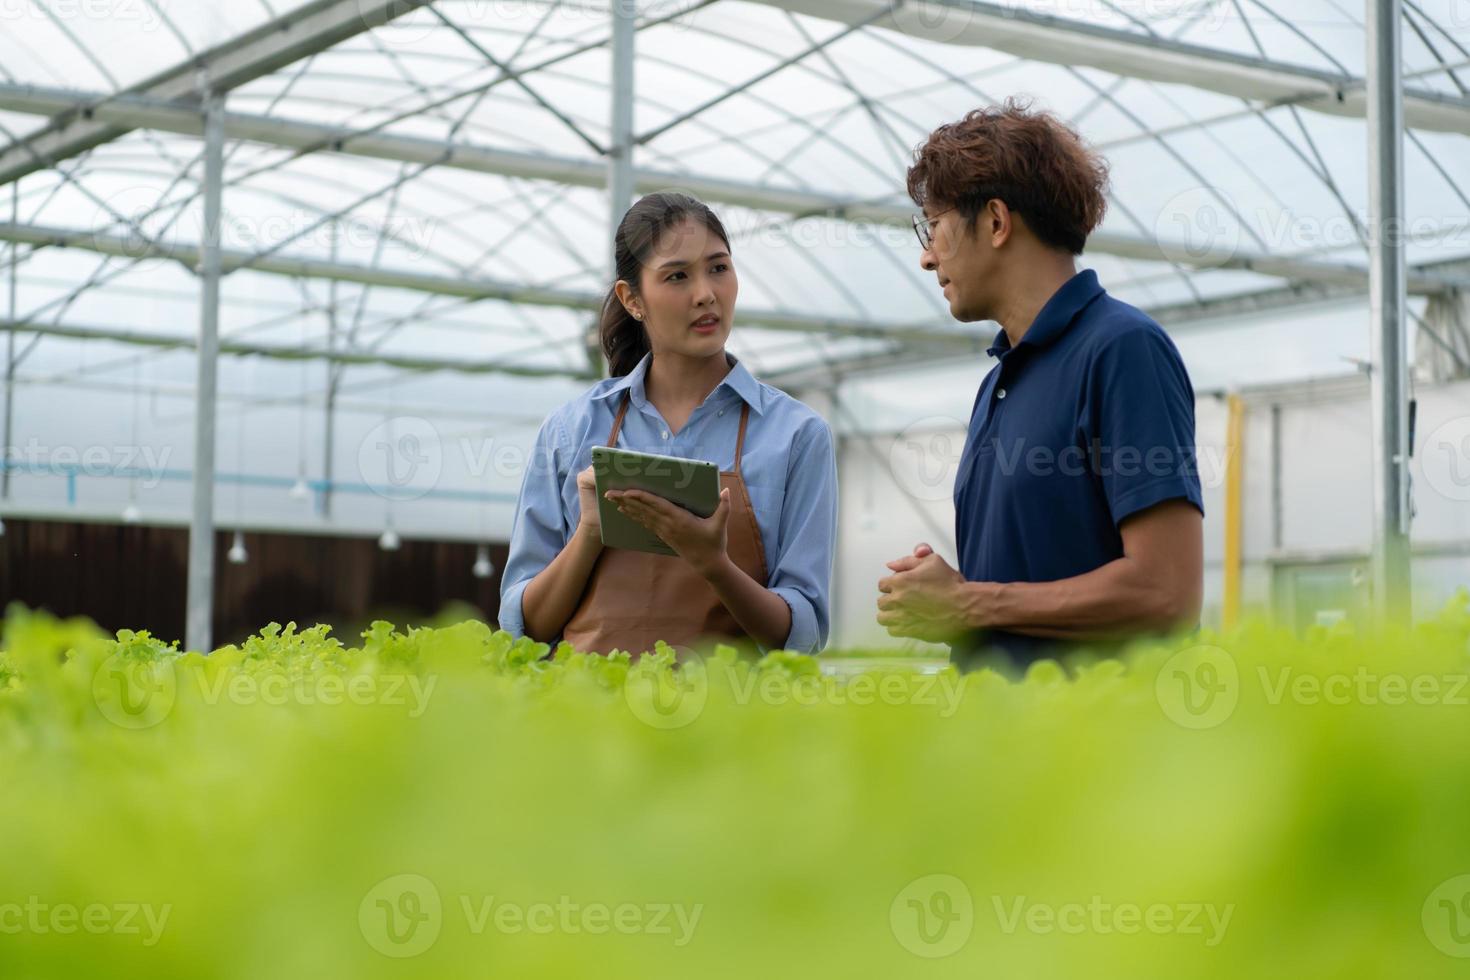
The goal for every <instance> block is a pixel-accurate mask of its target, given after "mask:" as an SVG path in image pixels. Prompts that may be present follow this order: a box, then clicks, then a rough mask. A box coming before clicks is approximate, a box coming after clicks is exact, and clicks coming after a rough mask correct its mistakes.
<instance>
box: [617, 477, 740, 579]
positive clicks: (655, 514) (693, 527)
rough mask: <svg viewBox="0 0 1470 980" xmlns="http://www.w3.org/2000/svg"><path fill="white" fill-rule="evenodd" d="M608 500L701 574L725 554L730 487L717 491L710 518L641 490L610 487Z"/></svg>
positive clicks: (728, 521)
mask: <svg viewBox="0 0 1470 980" xmlns="http://www.w3.org/2000/svg"><path fill="white" fill-rule="evenodd" d="M607 499H608V500H611V501H612V502H613V503H615V504H617V506H618V510H619V511H621V512H622V513H624V514H626V515H628V516H629V517H631V518H632V519H633V520H635V521H637V522H638V523H639V524H642V525H643V526H644V527H646V528H648V529H649V530H650V531H652V532H653V533H654V534H657V535H658V536H659V537H660V538H662V539H663V541H664V543H665V544H667V545H668V546H669V547H670V548H673V549H674V551H676V552H677V553H678V555H679V557H680V558H683V559H684V560H685V561H687V562H688V563H689V564H691V565H693V566H694V568H695V570H696V571H698V572H699V573H700V574H701V575H706V576H707V575H709V573H710V572H711V571H712V570H713V569H714V568H715V567H716V566H717V565H718V564H719V563H720V561H721V560H722V559H723V558H724V557H725V544H726V541H727V540H728V537H727V534H726V528H727V526H728V525H729V523H730V491H729V490H721V491H720V503H719V505H718V506H716V507H715V512H714V513H713V514H711V515H710V516H709V517H697V516H695V515H694V514H691V513H690V512H689V511H687V510H685V509H684V508H683V507H680V506H679V505H678V504H676V503H673V502H672V501H668V500H665V499H664V498H662V497H660V496H658V495H657V494H652V493H646V492H645V491H642V490H609V491H608V492H607Z"/></svg>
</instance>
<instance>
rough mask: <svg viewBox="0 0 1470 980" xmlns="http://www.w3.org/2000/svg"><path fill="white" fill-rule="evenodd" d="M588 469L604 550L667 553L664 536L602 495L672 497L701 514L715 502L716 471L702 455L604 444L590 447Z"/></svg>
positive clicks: (706, 514) (717, 497)
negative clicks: (593, 480)
mask: <svg viewBox="0 0 1470 980" xmlns="http://www.w3.org/2000/svg"><path fill="white" fill-rule="evenodd" d="M592 473H593V475H594V477H595V478H596V480H597V516H598V520H599V522H600V523H601V524H602V543H603V545H604V546H605V547H608V548H626V549H628V550H629V551H647V552H651V553H653V554H656V555H672V554H674V553H675V552H674V549H673V548H670V547H669V546H668V545H667V544H664V542H663V539H662V538H660V537H659V536H658V535H657V534H654V533H653V532H652V531H650V530H649V529H648V528H646V527H644V526H643V525H642V524H639V523H638V522H637V521H635V520H633V519H632V518H631V517H627V516H625V515H624V514H623V513H622V512H621V511H619V510H618V505H617V504H615V503H613V502H612V501H611V500H608V499H607V497H605V496H604V494H606V493H607V492H608V491H609V490H645V491H647V492H648V493H651V494H655V495H657V496H660V497H663V498H664V499H665V500H671V501H673V502H674V503H676V504H678V505H679V506H680V507H683V508H684V509H685V510H688V511H691V512H692V513H694V514H696V515H698V516H700V517H709V516H710V515H711V514H713V513H714V512H715V508H716V507H717V506H719V503H720V469H719V467H718V466H716V465H715V464H714V463H707V462H705V461H704V460H702V459H681V458H680V457H678V456H655V455H653V454H652V453H635V452H630V451H629V450H626V449H613V448H611V447H608V446H594V447H592Z"/></svg>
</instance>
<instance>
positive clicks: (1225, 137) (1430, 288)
mask: <svg viewBox="0 0 1470 980" xmlns="http://www.w3.org/2000/svg"><path fill="white" fill-rule="evenodd" d="M1361 6H1362V5H1361V4H1356V5H1354V4H1350V3H1346V2H1334V0H1295V2H1293V3H1291V4H1285V3H1277V4H1267V3H1263V2H1259V0H1223V2H1219V0H1111V2H1110V0H1058V2H1052V3H1039V2H1036V3H992V2H975V0H922V2H918V3H906V4H901V5H897V6H894V5H890V4H888V3H882V2H878V0H782V2H745V0H707V2H694V0H681V2H678V3H675V2H663V0H647V2H642V3H639V4H637V7H636V17H637V21H636V35H637V36H636V41H635V44H636V52H637V57H636V74H635V77H634V79H633V87H632V105H633V128H632V132H633V134H634V136H633V139H632V141H631V142H632V154H631V160H632V173H631V178H632V183H633V187H634V189H635V190H636V191H637V192H644V191H648V190H653V189H658V188H668V187H678V188H682V189H685V190H688V191H690V192H692V193H694V194H696V195H698V196H700V197H702V198H704V199H705V200H707V201H708V202H710V203H711V204H712V205H714V206H715V207H716V208H717V209H718V210H719V211H720V212H721V214H722V216H723V217H724V218H725V219H726V223H727V225H728V226H729V228H730V231H731V234H732V237H733V238H734V241H733V243H732V244H733V246H734V250H735V254H736V257H737V262H738V266H739V270H740V274H741V283H742V294H741V299H740V312H739V316H738V321H739V323H740V324H741V326H742V329H741V330H740V331H738V332H737V334H736V339H735V342H734V345H735V348H736V349H737V351H738V352H739V353H740V354H741V355H742V356H743V357H746V358H748V359H749V360H750V361H751V363H752V364H753V365H754V366H755V367H756V368H757V370H758V371H760V372H762V373H763V374H764V376H766V377H767V379H768V380H775V381H778V382H779V381H781V380H782V379H786V380H788V381H796V380H801V381H802V382H804V383H809V382H812V381H814V380H819V379H823V378H832V377H837V376H839V375H840V374H842V373H844V372H851V371H857V370H865V369H871V368H875V367H890V366H893V365H895V364H905V363H908V364H912V363H925V362H931V361H942V360H944V359H949V358H953V357H954V356H955V354H956V353H957V352H966V351H980V350H983V349H984V348H985V347H986V346H988V342H989V339H990V333H991V331H990V330H986V329H984V327H983V325H962V324H957V323H954V322H953V321H952V320H951V319H950V318H949V316H948V314H947V310H946V308H945V306H944V304H943V303H942V299H941V297H940V295H939V293H938V291H937V290H936V289H935V288H934V287H933V282H932V280H931V279H930V278H929V277H928V276H927V274H925V273H923V272H921V270H919V268H918V266H917V256H918V246H917V243H916V242H915V241H914V237H913V234H912V231H911V230H910V228H909V215H910V214H911V213H912V211H913V207H912V204H911V203H910V202H909V201H908V200H907V199H906V197H905V196H904V193H903V184H904V180H903V177H904V171H905V169H906V166H907V162H908V160H909V159H910V156H911V153H912V150H913V147H914V146H915V145H916V144H917V143H919V142H920V141H921V140H922V139H923V138H924V136H925V135H926V134H927V133H928V132H929V131H930V130H931V129H932V128H933V127H934V126H935V125H937V124H939V123H941V122H944V121H947V120H951V119H953V118H956V117H958V116H959V115H961V114H963V113H964V112H965V111H967V110H969V109H971V108H974V107H976V106H978V105H981V104H985V103H990V102H996V101H999V100H1001V99H1004V98H1005V97H1007V96H1011V95H1017V94H1020V95H1027V96H1031V97H1034V98H1035V99H1036V100H1037V102H1038V103H1040V104H1042V105H1044V106H1046V107H1048V108H1051V109H1053V110H1055V111H1057V112H1058V113H1060V114H1061V115H1062V116H1064V117H1065V118H1066V119H1068V120H1069V121H1070V122H1071V123H1072V124H1074V125H1075V126H1077V127H1078V128H1079V129H1080V130H1081V131H1082V132H1083V134H1084V135H1085V136H1087V137H1088V138H1089V139H1090V140H1091V141H1092V142H1093V143H1094V144H1096V145H1097V146H1098V147H1100V148H1101V149H1102V150H1103V151H1104V152H1105V153H1106V154H1107V156H1108V157H1109V159H1110V160H1111V162H1112V165H1113V188H1112V195H1111V201H1110V212H1109V216H1108V219H1107V222H1106V223H1105V225H1104V228H1103V229H1102V231H1101V232H1099V233H1098V234H1097V235H1096V236H1095V237H1094V238H1093V240H1092V241H1091V243H1090V245H1089V250H1088V254H1087V256H1086V261H1087V263H1088V264H1090V265H1092V266H1093V267H1096V268H1098V269H1099V271H1100V272H1101V273H1102V274H1103V276H1104V278H1105V281H1106V282H1107V283H1108V284H1109V288H1110V289H1111V290H1112V291H1113V292H1114V293H1116V294H1117V295H1119V296H1121V297H1122V298H1124V299H1127V300H1130V301H1132V302H1134V303H1137V304H1138V305H1140V306H1143V307H1145V308H1147V309H1148V310H1150V311H1151V312H1152V313H1154V314H1155V316H1157V317H1158V318H1159V319H1160V320H1161V322H1164V323H1165V324H1166V325H1169V326H1170V327H1171V328H1177V327H1179V326H1181V325H1183V324H1187V323H1191V322H1213V321H1216V320H1219V319H1222V318H1229V317H1232V316H1237V315H1240V314H1244V313H1253V312H1259V311H1262V310H1272V309H1278V308H1285V307H1289V306H1293V305H1301V304H1311V303H1322V302H1324V301H1327V300H1330V299H1340V298H1344V297H1353V296H1357V295H1364V296H1366V293H1367V288H1368V276H1367V258H1366V256H1367V250H1366V239H1365V235H1366V231H1365V229H1366V227H1367V220H1366V214H1367V184H1368V181H1367V167H1368V149H1367V136H1366V126H1365V122H1364V114H1365V97H1364V85H1363V80H1362V76H1363V74H1364V58H1365V46H1366V41H1365V35H1364V28H1363V25H1362V10H1361ZM628 9H632V8H628ZM0 19H3V28H4V29H3V31H0V184H8V186H7V187H5V188H4V191H3V192H0V240H3V241H6V242H9V243H11V246H10V248H9V249H8V254H7V255H6V256H5V258H4V267H5V269H6V271H7V274H8V276H9V277H10V280H11V288H10V289H9V291H8V292H9V296H10V306H11V309H10V311H9V314H8V316H6V317H5V320H4V322H6V323H7V324H8V325H9V326H11V327H15V328H19V329H20V330H21V331H22V333H23V334H24V335H26V336H27V337H28V340H27V342H26V344H25V345H24V346H23V347H22V348H21V350H20V352H19V353H20V354H21V355H22V356H25V355H29V354H30V353H31V352H33V351H34V350H35V349H36V348H37V346H44V347H47V348H49V349H50V350H49V354H50V356H49V357H48V358H47V360H48V363H49V364H51V365H53V366H54V365H56V364H57V363H58V361H60V362H64V361H65V360H66V358H67V357H68V356H69V354H68V352H71V351H79V350H80V349H81V346H80V345H83V344H85V343H86V342H88V341H91V340H107V341H111V342H115V343H130V344H139V345H143V349H154V350H159V349H161V350H167V349H171V348H180V347H188V346H190V345H191V344H192V343H193V342H194V337H195V335H196V332H197V325H198V317H199V314H198V297H197V289H196V288H195V287H194V286H193V285H191V284H192V283H193V282H194V271H193V270H195V268H196V267H197V266H198V265H199V264H200V259H201V247H200V246H201V240H202V228H203V211H202V207H201V196H202V195H201V187H202V176H203V167H204V150H203V143H202V141H201V133H202V131H203V125H204V124H203V113H202V109H201V107H202V105H203V99H204V97H205V95H206V93H213V94H216V95H220V96H222V97H223V98H224V117H223V126H224V132H225V136H226V138H227V139H228V140H229V144H228V149H227V153H226V159H225V188H226V189H225V193H224V204H223V207H224V222H223V225H224V227H223V236H224V251H223V254H222V256H221V261H222V265H223V269H224V271H225V273H226V277H225V284H224V287H223V296H222V313H221V343H222V352H223V353H226V354H256V355H267V356H282V357H297V358H300V357H308V358H326V359H331V360H335V361H338V362H341V363H345V364H368V363H381V364H384V365H387V366H389V367H395V368H402V369H405V370H414V371H434V370H462V371H480V372H504V373H508V374H519V375H529V376H537V377H539V376H546V375H565V376H568V377H583V376H587V375H588V374H589V373H591V372H592V370H593V368H592V367H590V366H589V362H588V358H587V354H586V346H585V345H586V339H587V333H588V329H589V326H590V324H591V320H592V316H593V312H592V311H593V310H595V309H596V307H597V305H598V304H599V303H600V301H601V298H602V295H603V294H604V292H605V290H606V288H607V286H608V284H609V283H608V277H607V272H606V269H607V264H608V253H609V251H610V238H611V233H610V214H609V210H610V209H609V204H608V202H609V193H608V184H609V173H610V167H609V159H610V157H612V156H614V155H615V152H614V151H615V148H616V144H617V143H618V139H617V136H616V133H615V131H614V128H613V120H614V113H613V111H612V110H613V103H614V97H613V93H614V92H615V90H616V88H615V86H614V85H613V84H612V81H611V79H612V58H611V55H610V52H609V38H610V35H611V33H612V21H613V13H612V11H611V10H610V8H609V6H608V4H607V3H601V4H598V3H580V2H579V3H566V2H552V0H437V2H428V0H310V2H294V3H293V2H288V0H253V2H246V0H240V2H236V3H231V4H228V5H226V4H198V3H183V2H178V0H0ZM1404 28H1405V30H1404V36H1405V73H1406V81H1405V86H1406V93H1405V108H1404V111H1405V119H1406V121H1407V124H1408V126H1409V133H1408V141H1407V145H1406V161H1405V166H1406V169H1407V172H1408V174H1409V175H1410V179H1409V180H1408V181H1407V182H1406V194H1407V212H1406V213H1407V215H1408V217H1409V222H1408V227H1407V229H1406V231H1407V235H1408V260H1409V263H1410V279H1409V288H1410V292H1411V293H1413V294H1415V295H1418V296H1432V295H1436V294H1444V293H1449V292H1452V291H1455V290H1463V289H1464V288H1465V287H1466V286H1467V285H1470V262H1467V261H1466V260H1467V259H1470V197H1467V194H1470V168H1467V167H1466V166H1465V162H1464V161H1465V160H1467V159H1470V139H1467V137H1470V89H1467V87H1466V85H1467V80H1470V5H1467V4H1465V3H1464V2H1463V0H1437V2H1422V3H1421V2H1409V3H1407V4H1406V5H1405V24H1404ZM614 210H616V211H617V212H619V213H620V212H621V206H619V207H617V208H615V209H614ZM322 284H330V291H329V292H324V290H323V288H322ZM324 309H326V310H328V312H329V313H330V316H321V314H322V312H323V310H324ZM304 322H310V323H311V324H313V329H312V331H311V332H307V331H304V330H303V329H302V324H303V323H304ZM1420 328H1421V329H1424V325H1423V324H1422V323H1421V324H1420ZM77 356H81V355H80V354H78V355H77Z"/></svg>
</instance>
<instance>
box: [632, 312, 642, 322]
mask: <svg viewBox="0 0 1470 980" xmlns="http://www.w3.org/2000/svg"><path fill="white" fill-rule="evenodd" d="M633 319H635V320H642V319H643V314H642V313H634V314H633Z"/></svg>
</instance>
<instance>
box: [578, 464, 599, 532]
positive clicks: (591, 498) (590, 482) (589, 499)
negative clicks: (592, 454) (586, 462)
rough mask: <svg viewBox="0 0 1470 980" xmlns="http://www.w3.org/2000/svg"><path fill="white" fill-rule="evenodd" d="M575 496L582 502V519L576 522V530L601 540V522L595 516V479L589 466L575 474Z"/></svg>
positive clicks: (596, 515)
mask: <svg viewBox="0 0 1470 980" xmlns="http://www.w3.org/2000/svg"><path fill="white" fill-rule="evenodd" d="M577 496H578V497H579V498H580V499H581V501H582V519H581V520H580V521H579V522H578V528H577V529H578V530H579V531H585V532H587V533H589V534H591V535H592V536H593V537H597V538H601V537H602V521H601V520H600V519H599V518H598V514H597V479H596V477H594V476H593V475H592V467H590V466H589V467H587V468H586V469H585V470H583V471H582V472H580V473H578V474H577Z"/></svg>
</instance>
